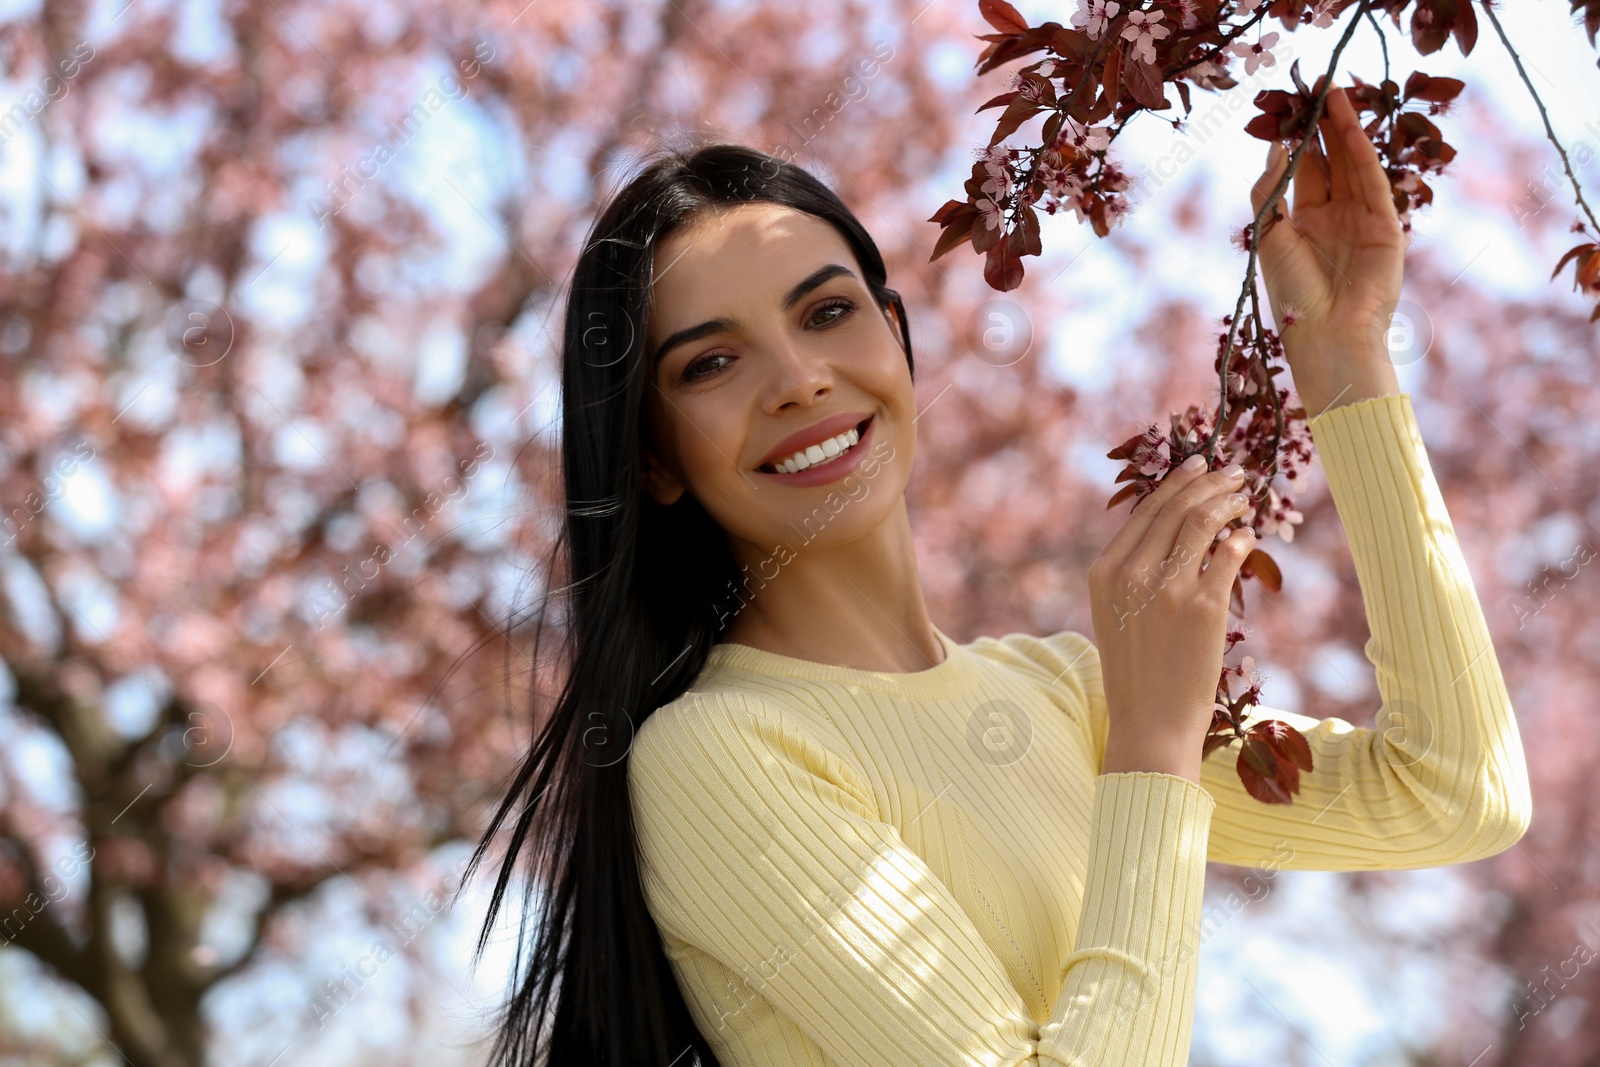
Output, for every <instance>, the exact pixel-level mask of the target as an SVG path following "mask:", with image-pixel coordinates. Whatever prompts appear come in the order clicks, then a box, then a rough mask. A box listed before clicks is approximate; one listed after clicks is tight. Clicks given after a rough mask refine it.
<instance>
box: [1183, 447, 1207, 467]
mask: <svg viewBox="0 0 1600 1067" xmlns="http://www.w3.org/2000/svg"><path fill="white" fill-rule="evenodd" d="M1205 465H1206V457H1205V455H1204V454H1202V453H1200V452H1196V453H1195V454H1194V455H1192V456H1190V457H1189V458H1188V459H1186V460H1184V461H1183V469H1184V470H1186V471H1197V470H1201V469H1202V468H1204V467H1205Z"/></svg>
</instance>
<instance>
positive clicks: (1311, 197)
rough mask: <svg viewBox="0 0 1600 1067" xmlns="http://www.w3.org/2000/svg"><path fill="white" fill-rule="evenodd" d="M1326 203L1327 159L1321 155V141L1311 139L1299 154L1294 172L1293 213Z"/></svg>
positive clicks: (1317, 138) (1318, 138)
mask: <svg viewBox="0 0 1600 1067" xmlns="http://www.w3.org/2000/svg"><path fill="white" fill-rule="evenodd" d="M1327 202H1328V157H1327V156H1325V155H1323V154H1322V139H1321V138H1320V137H1312V138H1310V139H1309V141H1308V143H1307V144H1306V148H1305V151H1304V152H1301V153H1300V165H1299V166H1298V167H1296V168H1295V172H1294V213H1295V214H1296V215H1298V214H1300V211H1301V209H1302V208H1308V207H1316V206H1318V205H1319V204H1326V203H1327Z"/></svg>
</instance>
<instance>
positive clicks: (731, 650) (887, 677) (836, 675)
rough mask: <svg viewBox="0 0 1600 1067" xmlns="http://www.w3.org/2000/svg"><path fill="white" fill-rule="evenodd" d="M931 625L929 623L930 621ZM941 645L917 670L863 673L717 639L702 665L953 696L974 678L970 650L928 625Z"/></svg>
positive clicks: (902, 693)
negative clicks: (938, 656) (935, 657)
mask: <svg viewBox="0 0 1600 1067" xmlns="http://www.w3.org/2000/svg"><path fill="white" fill-rule="evenodd" d="M930 625H931V624H930ZM933 632H934V633H935V634H936V635H937V636H938V638H939V643H940V644H941V645H943V646H944V660H943V661H942V662H940V663H938V664H935V665H934V666H932V667H929V668H928V669H926V670H921V671H869V670H862V669H860V668H857V667H842V666H839V665H837V664H833V663H819V662H817V661H815V660H809V659H800V658H798V657H795V656H785V655H782V654H781V653H778V652H769V651H767V650H766V649H762V648H756V647H755V646H754V645H744V644H739V643H738V642H736V641H723V642H720V643H719V644H715V645H712V646H711V651H710V653H709V655H708V657H707V660H706V663H707V665H708V666H714V667H730V668H734V669H737V670H745V671H751V672H753V673H755V674H776V675H782V676H784V677H788V678H802V679H806V680H809V681H826V682H839V683H843V684H845V685H857V686H862V687H864V688H867V689H876V690H878V691H879V692H884V693H890V694H893V695H896V696H904V697H945V696H956V695H959V694H961V693H963V692H965V691H966V690H967V689H969V688H970V687H971V686H972V685H973V683H974V682H976V681H977V676H978V671H977V666H976V664H975V663H974V662H973V653H972V650H971V649H969V648H967V647H966V646H965V645H958V644H956V642H955V641H954V640H953V639H952V638H951V637H950V635H948V634H946V633H945V632H944V631H943V630H941V629H939V627H938V626H934V627H933Z"/></svg>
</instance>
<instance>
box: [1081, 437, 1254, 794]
mask: <svg viewBox="0 0 1600 1067" xmlns="http://www.w3.org/2000/svg"><path fill="white" fill-rule="evenodd" d="M1190 458H1191V460H1193V459H1195V458H1196V457H1190ZM1236 469H1237V464H1234V465H1232V466H1230V467H1229V468H1226V469H1225V470H1224V471H1206V470H1204V467H1203V461H1202V466H1201V469H1199V470H1195V469H1193V468H1185V467H1182V466H1180V467H1178V468H1177V469H1175V470H1173V471H1171V472H1170V473H1169V474H1168V475H1167V476H1166V477H1165V478H1163V479H1162V480H1161V484H1160V485H1159V486H1157V487H1156V489H1155V491H1154V492H1153V493H1151V494H1149V495H1148V496H1146V497H1145V498H1144V499H1143V500H1141V501H1140V502H1139V503H1138V505H1137V506H1135V507H1134V509H1133V512H1132V514H1130V515H1129V516H1128V521H1127V523H1126V524H1125V525H1124V526H1123V527H1122V529H1121V530H1119V531H1117V533H1116V535H1115V536H1113V537H1112V538H1111V541H1110V543H1108V544H1107V545H1106V547H1105V550H1104V551H1102V552H1101V553H1100V556H1099V558H1098V559H1096V560H1095V561H1094V563H1093V564H1092V565H1090V567H1089V600H1090V603H1091V605H1092V609H1093V616H1094V636H1095V644H1096V646H1097V647H1098V649H1099V652H1100V665H1101V675H1102V679H1103V682H1104V685H1105V695H1106V712H1107V716H1108V717H1109V719H1110V727H1109V731H1108V735H1107V741H1106V752H1105V760H1104V762H1103V763H1102V765H1101V773H1112V772H1117V771H1161V772H1163V773H1166V774H1176V775H1181V776H1182V777H1185V778H1188V779H1190V780H1191V781H1193V782H1195V783H1196V784H1198V783H1199V781H1200V757H1201V750H1202V748H1203V746H1204V743H1205V736H1206V734H1207V733H1208V732H1209V731H1210V728H1211V721H1212V708H1213V707H1214V706H1215V704H1216V698H1217V683H1218V682H1219V681H1220V680H1221V677H1222V653H1223V649H1224V645H1225V642H1226V638H1227V625H1228V602H1229V598H1230V597H1231V595H1232V591H1233V582H1234V578H1235V576H1236V575H1237V574H1238V573H1239V568H1240V567H1241V566H1242V565H1243V564H1244V560H1245V557H1246V556H1248V555H1249V554H1250V550H1251V549H1252V548H1254V547H1255V541H1256V539H1255V535H1254V532H1253V531H1251V530H1250V529H1249V528H1248V527H1245V528H1243V529H1235V530H1233V531H1232V533H1231V534H1230V535H1229V536H1228V537H1227V538H1226V539H1225V540H1222V541H1217V540H1216V538H1217V534H1218V532H1219V531H1220V530H1221V529H1222V528H1223V526H1225V525H1226V524H1227V523H1228V522H1229V521H1230V520H1231V519H1233V518H1234V517H1235V516H1237V515H1239V514H1241V513H1242V512H1243V511H1244V510H1245V508H1246V507H1247V506H1248V501H1247V500H1245V499H1244V498H1243V495H1242V494H1238V489H1239V487H1240V485H1242V484H1243V479H1242V478H1240V477H1238V476H1237V475H1234V476H1230V475H1229V473H1227V472H1228V471H1233V470H1236ZM1235 494H1237V497H1236V496H1235ZM1213 544H1215V545H1216V546H1217V547H1216V552H1215V553H1214V554H1212V555H1211V556H1210V557H1209V559H1208V558H1207V555H1206V551H1207V549H1209V548H1210V547H1211V546H1212V545H1213Z"/></svg>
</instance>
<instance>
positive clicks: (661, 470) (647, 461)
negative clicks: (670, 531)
mask: <svg viewBox="0 0 1600 1067" xmlns="http://www.w3.org/2000/svg"><path fill="white" fill-rule="evenodd" d="M639 486H640V488H642V489H643V490H644V491H645V492H647V493H649V494H650V496H651V498H652V499H653V500H655V502H656V503H657V504H660V505H661V506H662V507H670V506H671V505H673V504H676V503H677V502H678V498H679V497H681V496H683V492H684V485H683V483H682V482H680V481H678V479H677V478H676V477H674V476H673V475H672V473H671V472H670V471H668V470H667V469H666V468H665V467H663V466H662V465H661V462H660V461H659V460H658V459H656V455H655V453H654V452H652V451H650V450H649V449H648V448H642V447H641V448H640V449H639Z"/></svg>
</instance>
